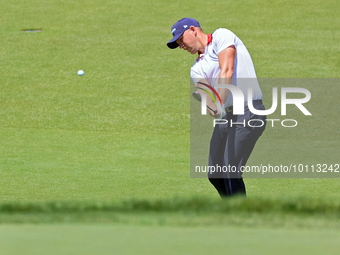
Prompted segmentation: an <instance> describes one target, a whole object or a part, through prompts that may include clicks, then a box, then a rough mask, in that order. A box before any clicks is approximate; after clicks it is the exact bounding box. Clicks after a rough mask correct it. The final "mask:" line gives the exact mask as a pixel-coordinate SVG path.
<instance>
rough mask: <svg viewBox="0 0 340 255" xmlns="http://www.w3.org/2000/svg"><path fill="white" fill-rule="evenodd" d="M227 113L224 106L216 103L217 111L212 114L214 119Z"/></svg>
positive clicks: (220, 117)
mask: <svg viewBox="0 0 340 255" xmlns="http://www.w3.org/2000/svg"><path fill="white" fill-rule="evenodd" d="M226 115H227V113H226V111H225V108H224V107H222V106H221V105H217V113H216V114H214V116H213V117H214V118H215V119H222V118H223V117H224V116H226Z"/></svg>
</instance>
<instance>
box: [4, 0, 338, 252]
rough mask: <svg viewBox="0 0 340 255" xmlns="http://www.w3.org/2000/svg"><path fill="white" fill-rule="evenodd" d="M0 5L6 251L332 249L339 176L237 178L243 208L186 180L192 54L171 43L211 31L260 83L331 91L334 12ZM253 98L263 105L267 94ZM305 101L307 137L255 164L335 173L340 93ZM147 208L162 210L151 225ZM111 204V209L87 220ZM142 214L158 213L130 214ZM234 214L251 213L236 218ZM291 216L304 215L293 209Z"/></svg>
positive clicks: (262, 152)
mask: <svg viewBox="0 0 340 255" xmlns="http://www.w3.org/2000/svg"><path fill="white" fill-rule="evenodd" d="M0 6H1V8H0V70H1V75H0V223H1V224H2V225H1V226H0V240H1V241H0V250H1V252H0V253H1V254H2V253H3V254H75V253H79V254H94V252H95V251H98V252H99V253H100V254H113V253H114V254H206V253H207V252H208V251H209V252H210V253H212V252H216V253H217V252H220V251H221V250H222V249H223V251H225V250H226V247H228V249H229V251H230V254H267V253H268V254H287V253H288V252H289V253H291V252H290V251H292V250H294V252H295V253H299V254H302V253H305V254H319V253H321V252H323V253H325V252H328V253H329V254H331V253H332V252H333V251H334V250H336V249H338V248H339V247H338V245H337V244H338V243H339V242H338V241H339V240H338V229H339V215H338V207H337V204H338V201H339V199H340V193H339V188H340V179H339V178H328V179H327V178H325V179H323V178H319V179H312V178H309V179H308V178H298V179H287V178H281V179H260V178H249V179H245V183H246V188H247V194H248V198H249V199H250V200H242V199H241V200H238V201H243V202H240V203H241V204H238V205H236V204H233V203H234V202H230V203H231V204H229V205H228V206H229V207H223V206H224V205H223V206H222V205H220V204H219V203H220V202H221V201H220V200H219V197H218V194H217V192H216V191H215V190H214V188H213V186H212V185H211V184H210V183H209V181H208V180H207V179H194V178H190V169H189V168H190V78H189V70H190V67H191V65H192V64H193V63H194V60H195V59H196V56H190V55H189V54H188V53H186V52H184V51H181V50H178V49H177V50H169V49H168V48H167V46H166V43H167V42H168V41H169V39H171V32H170V29H171V26H172V25H173V23H174V22H176V21H177V20H179V19H180V18H183V17H192V18H195V19H197V20H199V21H200V24H201V26H202V28H203V30H204V31H205V32H207V33H211V32H213V31H215V30H216V29H217V28H220V27H226V28H228V29H230V30H231V31H233V32H234V33H235V34H236V35H237V36H239V37H240V38H241V39H242V41H243V42H244V43H245V45H246V46H247V48H248V50H249V52H250V54H251V56H252V59H253V61H254V64H255V68H256V72H257V75H258V77H259V78H264V79H266V78H340V75H339V67H340V60H339V59H340V58H339V56H340V44H339V40H340V34H339V29H340V27H339V24H340V18H339V15H338V10H339V9H340V2H339V1H336V0H310V1H308V0H302V1H293V0H279V1H272V0H255V1H250V0H241V1H229V0H228V1H221V0H217V1H210V2H209V1H203V0H198V1H191V0H189V1H186V2H185V3H183V2H180V1H160V0H146V1H136V0H131V1H108V0H96V1H91V0H68V1H66V0H51V1H42V0H30V1H28V0H0ZM23 29H41V32H24V31H22V30H23ZM78 70H84V71H85V74H84V76H78V75H77V71H78ZM335 81H336V82H337V80H335ZM320 86H321V85H320ZM334 88H337V89H334ZM263 92H264V97H265V99H264V101H265V104H266V106H268V105H270V102H271V101H270V100H271V86H269V85H268V86H265V87H263ZM311 92H312V101H313V100H314V101H313V102H311V105H310V107H311V111H312V112H313V113H315V114H314V115H313V116H312V117H311V118H309V119H307V118H302V117H301V119H302V120H303V121H305V122H303V123H304V125H305V126H303V125H302V126H301V127H299V128H297V129H296V131H295V130H289V131H285V132H281V131H282V129H279V128H278V129H275V128H273V129H268V128H267V130H266V131H265V132H264V134H263V136H262V137H261V139H260V140H259V142H258V144H257V145H256V148H255V150H254V153H253V154H252V155H251V157H250V159H249V164H254V165H256V164H261V163H268V162H283V161H285V162H294V163H299V161H303V162H311V164H312V163H313V164H316V163H321V164H324V163H327V164H339V163H340V162H339V159H338V153H339V143H338V137H339V133H340V130H339V127H338V122H339V121H337V114H338V111H339V106H338V105H337V98H338V96H339V90H338V87H337V86H335V87H332V89H330V90H328V89H327V87H326V88H325V90H323V89H322V88H321V87H319V86H318V85H315V84H314V86H312V87H311ZM326 107H327V109H328V108H331V110H332V111H331V112H327V115H325V109H326ZM307 108H308V107H307ZM316 122H318V124H316ZM322 122H324V125H321V123H322ZM301 142H303V143H304V147H302V146H301V147H299V146H298V145H301ZM206 160H208V155H206ZM319 161H322V162H319ZM207 197H209V199H211V201H209V199H206V198H207ZM196 198H201V199H202V201H203V202H202V201H201V200H199V199H198V200H195V199H196ZM176 199H178V200H176ZM251 199H254V200H251ZM323 200H325V201H323ZM126 201H127V202H126ZM154 201H158V202H157V203H160V204H162V206H164V207H163V208H167V209H164V211H163V212H161V213H159V212H157V210H156V209H155V208H158V207H157V206H156V207H152V206H153V205H154V204H153V203H156V202H154ZM178 201H179V202H178ZM193 201H194V202H193ZM251 201H253V202H251ZM254 201H260V202H259V203H262V204H257V202H254ZM261 201H262V202H261ZM268 201H269V202H268ZM282 201H283V202H282ZM301 201H302V202H301ZM306 201H307V202H306ZM105 203H107V204H109V205H111V207H110V208H111V209H110V210H108V211H105V210H104V211H102V209H100V210H98V211H96V210H94V211H91V210H87V209H86V206H88V205H90V207H91V206H92V208H93V207H94V208H96V206H98V205H103V204H104V205H105ZM124 203H125V204H124ZM167 203H170V205H167ZM176 203H177V204H176ZM214 203H216V204H217V207H214ZM221 203H222V204H223V203H224V202H221ZM226 203H228V202H226ZM235 203H236V202H235ZM252 203H255V204H252ZM122 204H123V205H122ZM145 204H146V205H148V206H149V205H150V204H151V205H152V206H151V208H153V209H151V210H149V209H148V210H144V211H143V210H141V211H139V209H140V208H139V207H138V206H139V205H145ZM268 204H269V205H268ZM275 204H278V206H277V207H275ZM27 205H29V206H28V207H25V206H27ZM74 205H75V208H78V209H75V211H73V212H69V211H67V210H69V208H70V207H71V208H72V206H74ZM112 205H114V206H112ZM116 205H119V206H118V207H117V206H116ZM165 205H166V206H165ZM187 205H189V209H188V207H186V206H187ZM202 205H203V207H204V206H205V207H204V210H201V209H200V206H202ZM242 205H244V206H245V207H246V208H248V209H249V211H246V212H245V211H242V210H243V209H240V211H237V210H238V209H237V208H243V207H242ZM301 205H303V206H305V207H302V208H309V209H308V210H309V211H308V210H307V211H306V212H301V211H299V210H300V209H301V207H299V206H301ZM313 205H315V207H313ZM6 206H7V207H6ZM22 206H24V207H22ZM30 206H31V207H30ZM49 206H50V207H49ZM115 206H116V207H115ZM124 206H125V207H124ZM129 206H130V207H129ZM172 206H175V207H172ZM176 206H177V207H176ZM190 206H192V207H190ZM196 206H197V208H196ZM220 206H221V207H220ZM232 206H235V208H236V209H235V208H234V207H232ZM238 206H239V207H238ZM286 206H288V207H289V206H292V207H293V208H300V209H299V210H297V212H292V211H289V210H286ZM308 206H312V209H311V208H310V207H308ZM322 206H325V208H326V209H327V208H328V209H327V210H329V211H327V210H326V209H325V210H326V211H322V210H321V209H320V208H321V207H322ZM328 206H329V207H328ZM332 206H333V207H332ZM99 207H100V206H99ZM3 208H7V209H3ZM8 208H15V209H13V210H12V211H11V210H10V209H8ZM18 208H19V209H18ZM20 208H21V209H20ZM22 208H36V209H34V210H32V211H25V209H23V210H22ZM37 208H38V209H37ZM39 208H45V209H46V208H47V209H46V210H45V211H44V210H40V209H39ZM51 208H52V209H51ZM53 208H54V209H55V208H57V209H56V210H55V211H54V209H53ZM58 208H59V209H61V211H58ZM79 208H80V209H79ZM81 208H85V211H83V212H81V210H82V209H81ZM100 208H102V207H100ZM122 208H123V209H122ZM124 208H125V209H124ZM129 208H130V209H129ZM138 208H139V209H138ZM169 208H170V209H169ZM174 208H175V209H174ZM176 208H177V209H176ZM216 208H220V209H216ZM221 208H222V209H221ZM223 208H224V209H223ZM226 208H227V209H228V208H229V209H230V208H234V209H235V211H234V212H230V211H229V210H227V209H226ZM256 208H264V209H263V210H267V209H268V211H266V212H260V213H259V212H258V211H256ZM273 208H274V209H273ZM315 208H316V209H315ZM329 208H330V209H329ZM128 209H129V210H130V211H129V210H128ZM134 209H136V211H134ZM196 209H197V210H196ZM39 210H40V211H39ZM49 210H50V211H49ZM63 210H65V211H63ZM119 210H121V211H119ZM200 210H201V211H200ZM214 210H215V211H214ZM216 210H217V212H216ZM332 210H333V211H332ZM71 211H72V210H71ZM240 212H241V213H240ZM14 223H36V224H42V223H45V224H46V225H41V226H35V225H21V226H19V225H15V224H14ZM76 223H77V224H76ZM85 223H86V224H89V223H92V224H93V225H86V224H85ZM219 223H221V224H219ZM52 224H54V225H52ZM63 224H64V225H63ZM103 224H109V225H110V226H104V225H103ZM211 225H212V226H213V227H209V226H211ZM152 226H153V227H152ZM161 226H163V227H161ZM195 226H197V227H195ZM237 227H240V228H242V229H240V230H236V228H237ZM299 227H303V228H306V229H302V230H299V229H298V228H299ZM307 228H308V229H309V230H310V231H309V230H308V229H307ZM235 231H236V232H235ZM32 233H33V234H32ZM233 233H236V234H233ZM28 236H30V239H29V238H27V237H28ZM214 237H215V238H214ZM299 238H300V239H299ZM112 240H113V241H112ZM169 240H171V241H170V242H169ZM226 240H227V241H226ZM225 241H226V243H224V242H225ZM91 242H92V244H94V243H96V245H97V246H91V247H90V245H91ZM18 243H19V245H17V246H16V247H14V244H18ZM84 243H85V244H87V245H83V244H84ZM265 245H266V247H267V248H266V250H264V249H265V248H264V246H265ZM113 250H115V251H116V252H112V251H113ZM23 251H24V252H23ZM265 251H266V252H267V253H265ZM280 252H281V253H280Z"/></svg>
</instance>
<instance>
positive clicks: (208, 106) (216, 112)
mask: <svg viewBox="0 0 340 255" xmlns="http://www.w3.org/2000/svg"><path fill="white" fill-rule="evenodd" d="M207 107H208V109H209V110H210V111H213V112H214V113H217V111H216V110H214V109H212V108H211V107H209V106H207Z"/></svg>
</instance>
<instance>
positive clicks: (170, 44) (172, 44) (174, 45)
mask: <svg viewBox="0 0 340 255" xmlns="http://www.w3.org/2000/svg"><path fill="white" fill-rule="evenodd" d="M183 33H184V32H183ZM183 33H181V34H178V35H176V36H174V37H173V38H172V39H171V40H170V41H169V42H168V43H167V45H168V47H169V48H170V49H176V48H177V47H178V44H177V42H176V41H177V39H178V38H180V37H181V36H182V34H183Z"/></svg>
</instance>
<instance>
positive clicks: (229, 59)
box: [218, 45, 236, 104]
mask: <svg viewBox="0 0 340 255" xmlns="http://www.w3.org/2000/svg"><path fill="white" fill-rule="evenodd" d="M235 58H236V48H235V46H234V45H231V46H229V47H228V48H226V49H224V50H222V51H221V52H220V53H219V54H218V62H219V65H220V69H221V72H220V75H219V77H218V78H219V79H218V83H219V84H232V77H233V75H234V64H235ZM218 94H219V95H220V97H221V101H222V103H223V104H224V103H225V102H226V100H227V97H228V95H229V89H223V88H222V89H218Z"/></svg>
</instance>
